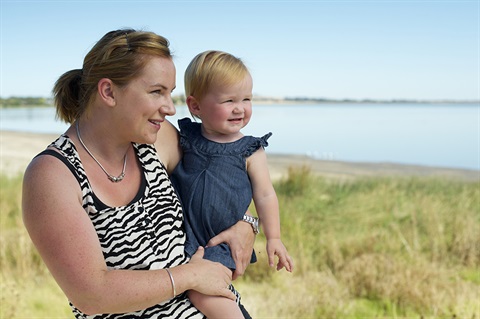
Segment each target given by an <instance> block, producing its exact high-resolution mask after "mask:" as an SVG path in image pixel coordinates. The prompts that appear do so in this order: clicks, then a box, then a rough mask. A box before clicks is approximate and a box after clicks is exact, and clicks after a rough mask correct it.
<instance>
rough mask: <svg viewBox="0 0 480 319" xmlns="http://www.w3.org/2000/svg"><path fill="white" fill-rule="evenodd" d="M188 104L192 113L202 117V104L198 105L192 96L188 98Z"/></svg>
mask: <svg viewBox="0 0 480 319" xmlns="http://www.w3.org/2000/svg"><path fill="white" fill-rule="evenodd" d="M186 102H187V105H188V110H189V111H190V113H191V114H193V115H196V116H198V117H200V113H201V112H200V103H198V101H197V99H196V98H194V97H193V96H191V95H190V96H188V97H187V101H186Z"/></svg>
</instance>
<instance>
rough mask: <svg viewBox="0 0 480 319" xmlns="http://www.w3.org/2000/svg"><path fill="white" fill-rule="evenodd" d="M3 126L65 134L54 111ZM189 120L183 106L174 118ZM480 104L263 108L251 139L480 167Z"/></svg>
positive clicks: (10, 118) (304, 149)
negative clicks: (260, 138)
mask: <svg viewBox="0 0 480 319" xmlns="http://www.w3.org/2000/svg"><path fill="white" fill-rule="evenodd" d="M0 111H1V113H0V129H2V130H14V131H26V132H37V133H58V134H60V133H62V132H64V131H65V130H66V129H67V127H68V126H67V125H66V124H64V123H62V122H59V121H56V120H55V110H54V109H53V108H20V109H1V110H0ZM186 116H189V112H188V109H187V108H186V107H184V106H180V107H177V114H176V115H175V116H174V117H173V118H170V120H171V121H172V122H173V123H174V124H175V125H176V121H177V120H178V119H179V118H183V117H186ZM479 118H480V110H479V106H478V105H419V104H411V105H408V104H403V105H398V104H394V105H385V104H372V105H368V104H337V105H258V106H254V110H253V116H252V119H251V121H250V123H249V125H248V126H247V127H246V128H245V129H244V130H243V132H244V133H245V134H249V135H255V136H262V135H264V134H266V133H268V132H273V135H272V137H271V138H270V139H269V146H268V147H267V149H266V150H267V153H283V154H302V155H308V156H311V157H315V158H318V159H322V160H340V161H354V162H397V163H407V164H420V165H431V166H445V167H457V168H469V169H477V170H478V169H480V164H479V135H480V133H479V132H480V129H479V127H480V120H479Z"/></svg>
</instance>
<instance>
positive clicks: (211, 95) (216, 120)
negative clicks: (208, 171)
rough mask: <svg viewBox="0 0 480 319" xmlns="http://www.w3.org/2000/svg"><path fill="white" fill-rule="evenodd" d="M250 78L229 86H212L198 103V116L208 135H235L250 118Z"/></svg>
mask: <svg viewBox="0 0 480 319" xmlns="http://www.w3.org/2000/svg"><path fill="white" fill-rule="evenodd" d="M252 87H253V83H252V77H251V76H250V75H247V76H245V78H244V79H243V80H242V81H239V82H237V83H235V84H233V85H230V86H223V85H220V86H213V87H212V88H210V90H209V91H208V92H207V94H205V96H204V97H203V98H202V99H201V100H200V101H199V114H198V115H199V116H200V118H201V120H202V124H203V129H204V131H205V132H206V133H207V134H209V135H214V136H218V137H222V136H223V137H225V136H224V135H237V134H238V133H239V132H240V130H241V129H242V128H243V127H245V126H246V125H247V124H248V122H249V121H250V117H251V116H252Z"/></svg>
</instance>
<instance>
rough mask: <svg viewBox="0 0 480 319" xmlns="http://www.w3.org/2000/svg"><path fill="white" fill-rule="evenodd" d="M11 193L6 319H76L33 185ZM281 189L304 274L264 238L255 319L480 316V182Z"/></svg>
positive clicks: (3, 205) (5, 222) (1, 312)
mask: <svg viewBox="0 0 480 319" xmlns="http://www.w3.org/2000/svg"><path fill="white" fill-rule="evenodd" d="M0 187H1V189H0V213H1V215H0V216H1V219H0V244H1V253H0V258H1V259H0V267H1V270H2V272H1V282H0V290H1V304H0V318H71V317H72V315H71V314H70V310H69V307H68V302H67V300H66V298H65V297H64V295H63V294H62V292H61V290H60V289H59V288H58V286H57V285H56V284H55V282H54V281H53V280H52V279H51V277H50V275H49V273H48V271H47V270H46V268H45V266H44V265H43V263H42V261H41V259H40V258H39V256H38V254H37V253H36V251H35V249H34V248H33V246H32V244H31V242H30V240H29V237H28V234H27V233H26V231H25V230H24V228H23V225H22V220H21V212H20V200H21V176H19V177H18V178H13V179H12V178H10V179H9V178H6V177H0ZM275 188H276V190H277V193H278V197H279V201H280V207H281V218H282V236H283V241H284V243H285V244H286V246H287V248H288V249H289V252H290V254H291V255H292V256H293V258H294V260H295V267H296V268H295V271H294V273H293V274H290V273H287V272H286V271H284V270H282V271H280V272H276V271H274V270H272V269H270V268H269V267H268V264H267V261H266V254H265V238H264V237H263V235H259V236H258V238H257V241H256V244H255V249H256V251H257V256H258V259H259V261H258V262H257V263H256V264H254V265H251V266H250V267H249V269H248V270H247V273H246V275H245V276H244V277H243V278H241V279H239V280H237V281H236V282H235V285H236V287H237V289H238V290H240V292H241V293H242V301H243V303H244V304H245V305H246V307H247V309H248V310H249V311H250V313H251V314H252V315H253V317H254V318H419V319H420V318H480V183H479V182H475V183H471V182H460V181H452V180H446V179H431V178H428V179H427V178H409V177H404V178H402V177H395V178H371V179H356V180H353V181H338V180H327V179H323V178H320V177H316V176H313V175H312V174H311V173H310V171H309V169H308V168H307V167H297V168H292V169H290V170H289V175H288V178H285V179H284V180H281V181H278V182H277V183H276V184H275ZM252 210H254V208H253V206H252Z"/></svg>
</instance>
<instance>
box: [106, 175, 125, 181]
mask: <svg viewBox="0 0 480 319" xmlns="http://www.w3.org/2000/svg"><path fill="white" fill-rule="evenodd" d="M124 177H125V173H122V174H121V175H119V176H118V177H116V176H111V175H108V179H109V180H110V181H111V182H112V183H118V182H121V181H122V180H123V178H124Z"/></svg>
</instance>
